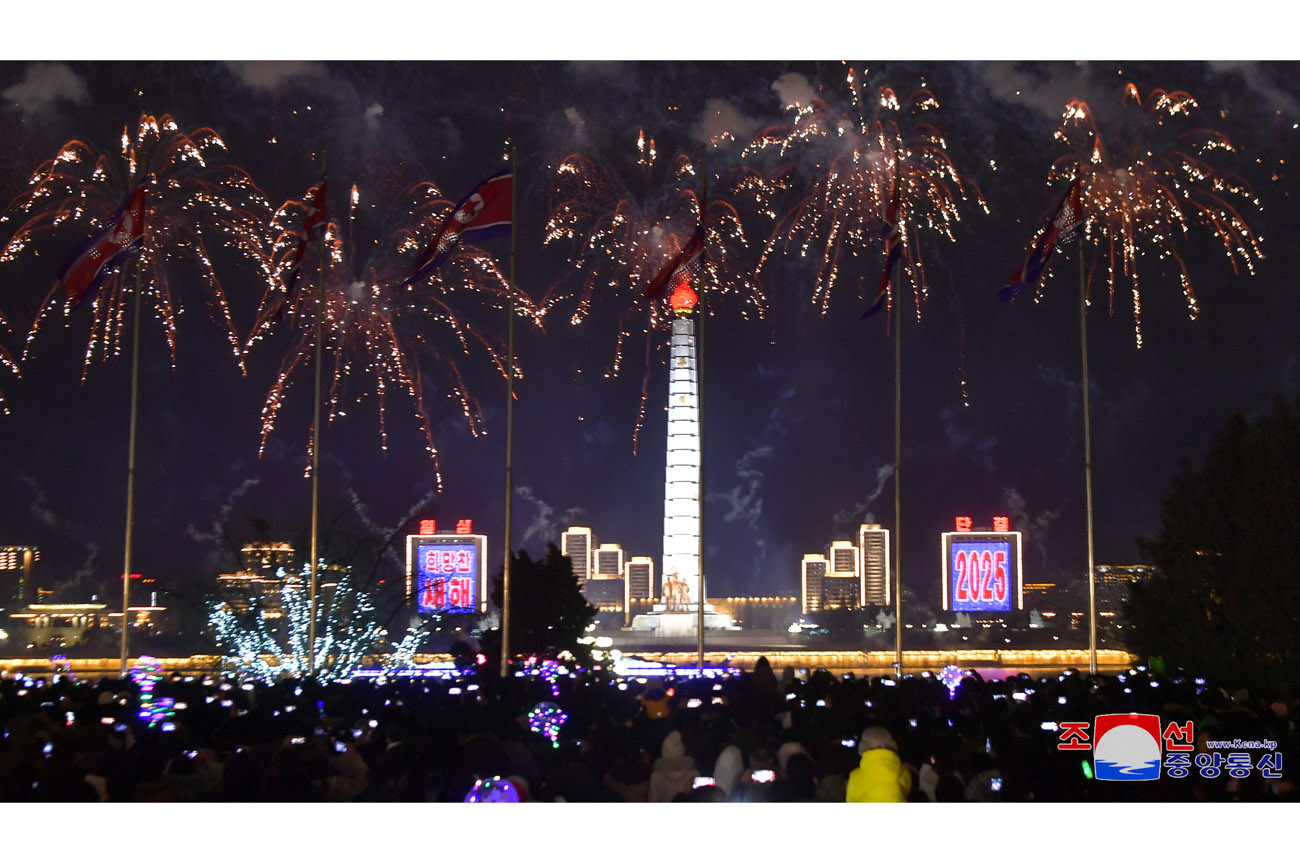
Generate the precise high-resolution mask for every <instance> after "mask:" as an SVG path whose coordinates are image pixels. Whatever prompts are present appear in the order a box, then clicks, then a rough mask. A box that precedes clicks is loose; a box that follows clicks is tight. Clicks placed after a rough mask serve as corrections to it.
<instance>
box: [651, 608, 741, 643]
mask: <svg viewBox="0 0 1300 866" xmlns="http://www.w3.org/2000/svg"><path fill="white" fill-rule="evenodd" d="M699 623H700V613H699V610H698V609H697V608H696V607H695V605H693V604H691V605H687V610H672V611H670V610H668V609H667V607H666V606H664V605H662V604H656V605H655V606H654V607H653V608H651V609H650V612H649V613H641V614H637V615H636V616H634V617H633V618H632V625H630V626H628V629H629V630H630V631H644V632H653V633H654V634H655V635H656V636H657V637H689V636H690V635H694V634H698V631H699ZM704 629H705V631H713V630H725V629H731V630H738V629H739V626H737V625H735V624H734V623H733V622H732V621H731V617H729V616H728V615H727V614H725V613H720V612H718V611H716V610H714V609H713V605H711V604H709V603H707V602H706V603H705V605H704Z"/></svg>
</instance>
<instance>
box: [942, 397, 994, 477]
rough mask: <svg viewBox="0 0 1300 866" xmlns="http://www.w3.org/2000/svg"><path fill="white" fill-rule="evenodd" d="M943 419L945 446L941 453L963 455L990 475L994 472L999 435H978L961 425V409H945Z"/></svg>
mask: <svg viewBox="0 0 1300 866" xmlns="http://www.w3.org/2000/svg"><path fill="white" fill-rule="evenodd" d="M939 417H940V419H941V420H942V421H943V447H942V448H941V449H939V453H940V454H942V455H944V456H961V457H964V458H966V459H969V460H970V461H971V462H973V463H975V464H977V465H979V466H981V467H982V468H983V469H984V471H985V472H986V473H988V474H989V475H993V474H994V460H993V454H994V452H995V451H996V450H997V447H998V437H997V436H993V435H986V436H977V435H976V434H975V433H972V432H971V431H969V430H966V429H964V428H963V427H962V426H961V423H960V421H961V416H960V410H958V409H955V408H949V409H944V410H943V411H941V412H940V413H939Z"/></svg>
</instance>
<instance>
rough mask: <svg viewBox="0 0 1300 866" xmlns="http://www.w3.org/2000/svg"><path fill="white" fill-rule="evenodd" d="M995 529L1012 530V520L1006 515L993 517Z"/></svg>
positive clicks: (995, 530) (997, 530)
mask: <svg viewBox="0 0 1300 866" xmlns="http://www.w3.org/2000/svg"><path fill="white" fill-rule="evenodd" d="M993 531H994V532H1010V531H1011V521H1010V520H1008V519H1007V518H1005V517H995V518H993Z"/></svg>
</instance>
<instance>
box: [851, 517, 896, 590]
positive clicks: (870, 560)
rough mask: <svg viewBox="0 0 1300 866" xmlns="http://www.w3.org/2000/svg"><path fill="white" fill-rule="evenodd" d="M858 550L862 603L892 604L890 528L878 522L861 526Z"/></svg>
mask: <svg viewBox="0 0 1300 866" xmlns="http://www.w3.org/2000/svg"><path fill="white" fill-rule="evenodd" d="M858 551H859V557H860V559H859V561H860V562H861V564H862V593H863V598H862V603H863V604H878V605H888V604H890V603H891V601H892V593H893V582H892V581H891V580H890V569H889V530H888V529H884V528H882V527H881V526H880V525H879V524H876V523H864V524H862V525H861V526H859V527H858Z"/></svg>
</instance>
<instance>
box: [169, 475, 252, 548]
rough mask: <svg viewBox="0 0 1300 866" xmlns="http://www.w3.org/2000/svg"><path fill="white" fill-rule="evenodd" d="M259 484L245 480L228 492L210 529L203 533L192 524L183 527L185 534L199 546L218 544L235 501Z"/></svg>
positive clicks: (228, 522) (232, 511)
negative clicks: (211, 543)
mask: <svg viewBox="0 0 1300 866" xmlns="http://www.w3.org/2000/svg"><path fill="white" fill-rule="evenodd" d="M259 483H260V479H258V478H245V479H244V480H243V481H241V482H240V483H239V486H238V487H236V488H235V489H234V490H232V491H230V495H229V496H227V497H226V501H225V502H224V503H223V504H222V506H221V507H220V508H219V509H217V514H216V516H215V517H214V518H213V519H212V525H211V527H210V528H209V529H208V530H207V531H206V532H205V531H203V530H201V529H198V528H196V527H195V526H194V524H193V523H190V524H187V525H186V526H185V534H186V535H188V536H189V537H190V538H191V539H193V540H194V541H197V542H199V543H200V544H205V543H210V542H219V541H222V540H224V539H225V538H226V528H227V527H229V526H230V515H231V514H233V513H234V511H235V501H236V500H238V499H240V498H242V497H243V496H244V494H246V493H248V491H250V490H252V489H253V488H254V487H256V486H257V485H258V484H259Z"/></svg>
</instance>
